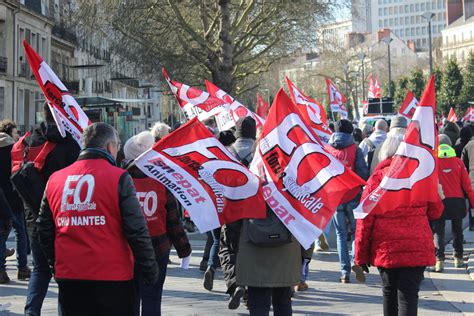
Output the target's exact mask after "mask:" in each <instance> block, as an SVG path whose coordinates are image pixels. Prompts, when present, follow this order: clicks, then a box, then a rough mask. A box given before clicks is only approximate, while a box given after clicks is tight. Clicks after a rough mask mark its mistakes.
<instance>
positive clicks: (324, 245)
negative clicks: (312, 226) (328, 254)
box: [318, 234, 329, 251]
mask: <svg viewBox="0 0 474 316" xmlns="http://www.w3.org/2000/svg"><path fill="white" fill-rule="evenodd" d="M318 239H319V248H318V249H321V250H320V251H329V244H328V240H327V239H326V236H324V234H321V235H319V238H318Z"/></svg>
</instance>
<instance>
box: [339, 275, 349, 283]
mask: <svg viewBox="0 0 474 316" xmlns="http://www.w3.org/2000/svg"><path fill="white" fill-rule="evenodd" d="M339 282H341V283H351V279H350V278H349V277H348V276H342V277H341V278H340V279H339Z"/></svg>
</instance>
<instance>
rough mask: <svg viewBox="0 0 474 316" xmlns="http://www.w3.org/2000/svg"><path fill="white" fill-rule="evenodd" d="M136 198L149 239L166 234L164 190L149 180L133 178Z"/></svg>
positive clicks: (161, 186)
mask: <svg viewBox="0 0 474 316" xmlns="http://www.w3.org/2000/svg"><path fill="white" fill-rule="evenodd" d="M133 183H134V184H135V189H136V190H137V198H138V201H139V202H140V206H141V208H142V213H143V215H144V216H145V219H146V224H147V226H148V232H149V233H150V236H151V237H156V236H159V235H163V234H164V233H166V208H165V206H166V188H165V187H164V186H163V185H162V184H161V183H158V182H157V181H156V180H153V179H150V178H134V179H133Z"/></svg>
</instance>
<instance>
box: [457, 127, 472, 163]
mask: <svg viewBox="0 0 474 316" xmlns="http://www.w3.org/2000/svg"><path fill="white" fill-rule="evenodd" d="M471 138H472V131H471V128H470V127H469V126H464V127H463V128H461V132H460V133H459V139H458V140H457V141H456V144H453V145H454V146H453V147H454V149H455V150H456V157H458V158H461V154H462V150H463V149H464V147H466V145H467V143H469V141H470V140H471Z"/></svg>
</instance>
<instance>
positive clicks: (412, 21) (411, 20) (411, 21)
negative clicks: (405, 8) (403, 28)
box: [410, 15, 415, 24]
mask: <svg viewBox="0 0 474 316" xmlns="http://www.w3.org/2000/svg"><path fill="white" fill-rule="evenodd" d="M410 23H411V24H415V16H414V15H412V16H411V17H410Z"/></svg>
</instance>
